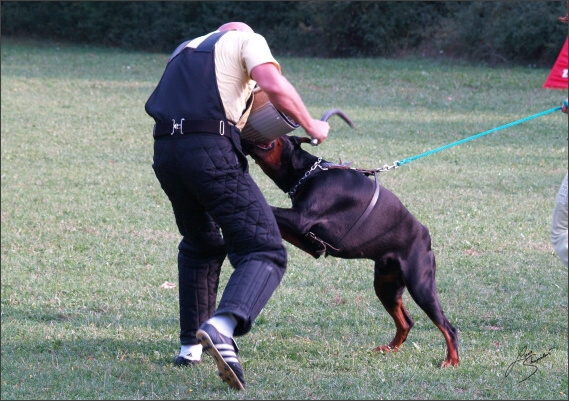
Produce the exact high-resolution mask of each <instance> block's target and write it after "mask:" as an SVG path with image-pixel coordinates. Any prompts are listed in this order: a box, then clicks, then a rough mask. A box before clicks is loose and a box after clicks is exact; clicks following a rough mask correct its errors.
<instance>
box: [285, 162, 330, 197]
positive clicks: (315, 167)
mask: <svg viewBox="0 0 569 401" xmlns="http://www.w3.org/2000/svg"><path fill="white" fill-rule="evenodd" d="M321 161H322V158H321V157H319V158H318V160H316V162H315V163H314V164H313V165H312V167H310V170H308V171H307V172H306V173H304V175H303V176H302V178H301V179H300V180H298V182H297V183H296V185H295V186H294V187H292V189H291V190H290V191H288V197H289V198H291V199H292V198H294V195H296V191H298V188H299V187H300V185H301V184H302V183H303V181H304V180H306V177H308V176H309V175H310V173H312V172H313V171H314V170H316V169H317V168H318V167H320V168H321V169H322V167H321V166H320V162H321ZM323 170H324V169H323Z"/></svg>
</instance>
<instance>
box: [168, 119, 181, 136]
mask: <svg viewBox="0 0 569 401" xmlns="http://www.w3.org/2000/svg"><path fill="white" fill-rule="evenodd" d="M184 120H185V118H182V119H181V120H180V124H176V120H174V119H172V132H170V135H174V131H176V130H177V129H179V130H180V135H184V130H183V129H182V126H183V125H184Z"/></svg>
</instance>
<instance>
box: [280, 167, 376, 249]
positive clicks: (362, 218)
mask: <svg viewBox="0 0 569 401" xmlns="http://www.w3.org/2000/svg"><path fill="white" fill-rule="evenodd" d="M321 162H322V158H321V157H319V158H318V160H317V161H316V162H315V163H314V164H313V165H312V167H310V169H309V170H308V171H307V172H306V173H305V174H304V176H302V178H301V179H300V180H299V181H298V182H297V183H296V185H295V186H294V187H293V188H292V189H291V190H290V191H289V192H288V196H289V197H290V198H291V199H293V198H294V196H295V195H296V192H297V191H298V188H299V187H300V186H301V185H302V183H303V182H304V180H305V179H306V178H307V177H308V176H309V175H310V173H312V172H313V171H314V170H316V169H317V168H320V169H321V170H330V169H344V170H345V169H352V170H356V171H360V172H362V173H363V174H365V175H370V174H371V173H373V175H374V178H375V191H374V193H373V196H372V197H371V200H370V201H369V204H368V205H367V207H366V209H365V210H364V212H363V213H362V215H361V216H360V218H359V219H358V220H357V221H356V222H355V223H354V225H353V226H352V227H351V228H350V229H349V230H348V231H347V232H346V233H345V234H344V235H343V236H342V238H340V240H339V241H338V243H339V245H340V246H341V245H342V244H343V242H344V238H348V237H349V236H350V235H352V234H353V233H354V232H357V230H359V229H360V228H361V226H362V224H363V223H364V222H365V220H366V219H367V218H368V217H369V215H370V214H371V212H372V210H373V208H374V207H375V205H376V203H377V199H378V198H379V190H380V188H381V186H380V185H379V180H378V178H377V171H374V170H358V169H354V168H352V167H350V165H351V164H352V163H345V164H333V163H329V162H325V164H324V165H322V164H321ZM306 237H308V238H310V239H311V240H312V241H314V242H317V243H319V244H320V245H322V247H323V249H320V250H318V251H317V253H319V254H321V255H322V254H324V253H325V252H326V253H327V248H331V249H333V250H334V251H339V250H340V249H338V248H335V247H333V246H332V245H330V244H329V243H327V242H325V241H324V240H322V239H320V238H318V237H317V236H316V234H314V233H313V232H312V231H309V232H308V233H306Z"/></svg>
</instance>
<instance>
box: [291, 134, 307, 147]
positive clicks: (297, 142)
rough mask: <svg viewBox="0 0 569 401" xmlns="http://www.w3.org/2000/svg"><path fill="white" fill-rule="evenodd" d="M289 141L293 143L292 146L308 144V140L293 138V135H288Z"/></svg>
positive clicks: (301, 137) (302, 137) (300, 137)
mask: <svg viewBox="0 0 569 401" xmlns="http://www.w3.org/2000/svg"><path fill="white" fill-rule="evenodd" d="M288 137H289V138H290V141H291V142H292V143H293V145H294V146H300V144H302V143H307V142H310V140H311V139H310V138H308V137H305V136H295V135H288Z"/></svg>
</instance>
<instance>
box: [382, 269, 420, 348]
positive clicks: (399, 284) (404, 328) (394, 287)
mask: <svg viewBox="0 0 569 401" xmlns="http://www.w3.org/2000/svg"><path fill="white" fill-rule="evenodd" d="M397 264H398V262H394V261H391V262H389V263H385V262H384V261H379V262H376V264H375V275H374V280H373V287H374V289H375V294H376V295H377V297H378V298H379V300H380V301H381V303H382V304H383V306H384V308H385V310H386V311H387V313H389V315H391V317H392V318H393V320H394V321H395V327H396V331H395V337H393V340H391V342H390V343H389V344H388V345H381V346H379V347H377V348H375V351H382V352H388V351H397V349H398V348H399V347H400V346H401V344H403V342H404V341H405V340H406V339H407V335H408V334H409V331H410V330H411V328H412V327H413V325H414V324H415V322H414V321H413V318H412V317H411V315H409V312H407V309H405V306H403V299H402V298H401V296H402V295H403V292H404V291H405V283H404V281H403V277H402V276H401V270H400V269H399V266H398V265H397Z"/></svg>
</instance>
